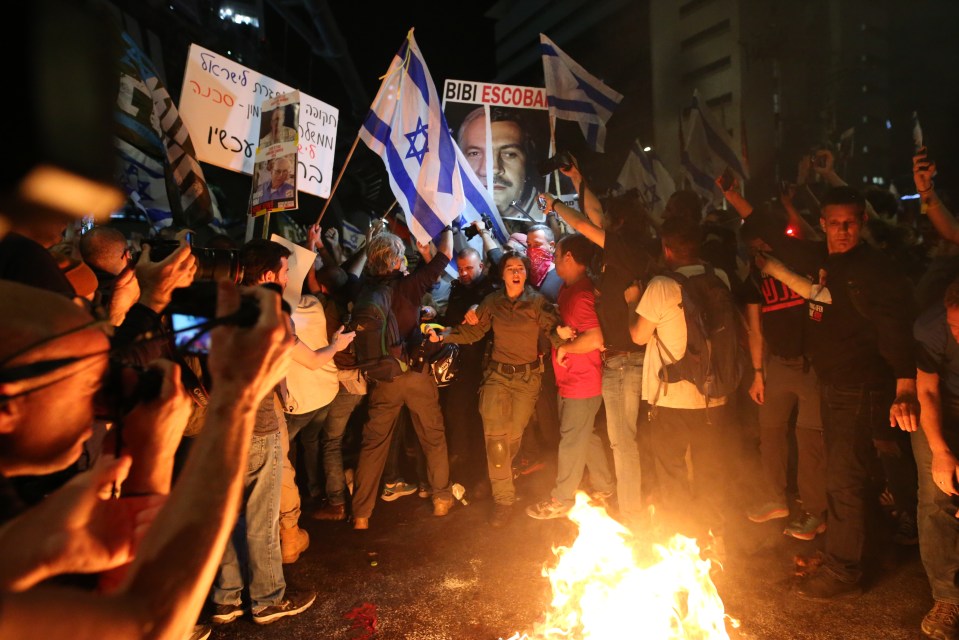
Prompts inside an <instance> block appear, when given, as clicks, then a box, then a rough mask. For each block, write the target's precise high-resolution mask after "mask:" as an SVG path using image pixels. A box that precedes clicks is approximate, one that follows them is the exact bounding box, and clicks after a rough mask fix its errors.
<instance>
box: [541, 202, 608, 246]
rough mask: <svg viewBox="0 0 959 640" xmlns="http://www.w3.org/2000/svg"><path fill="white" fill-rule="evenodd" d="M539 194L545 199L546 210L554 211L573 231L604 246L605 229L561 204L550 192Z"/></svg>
mask: <svg viewBox="0 0 959 640" xmlns="http://www.w3.org/2000/svg"><path fill="white" fill-rule="evenodd" d="M539 196H540V197H541V198H543V199H544V200H545V201H546V211H555V212H556V213H557V214H558V215H559V217H561V218H562V219H563V222H565V223H566V224H568V225H569V226H570V227H572V228H573V230H574V231H576V232H577V233H581V234H583V235H584V236H586V237H587V238H588V239H589V240H590V242H592V243H593V244H595V245H598V246H600V247H602V246H605V244H606V231H605V230H604V229H603V227H602V226H600V225H597V224H595V223H594V222H593V221H592V220H591V219H589V218H587V217H586V216H585V215H583V214H582V213H580V212H579V211H577V210H576V209H574V208H572V207H570V206H568V205H565V204H563V203H562V202H561V201H560V200H559V199H558V198H557V197H556V196H554V195H553V194H551V193H545V192H544V193H541V194H539Z"/></svg>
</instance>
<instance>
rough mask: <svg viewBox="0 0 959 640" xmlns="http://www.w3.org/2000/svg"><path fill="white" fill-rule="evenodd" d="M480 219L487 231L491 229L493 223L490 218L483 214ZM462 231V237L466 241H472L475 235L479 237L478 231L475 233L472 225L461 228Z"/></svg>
mask: <svg viewBox="0 0 959 640" xmlns="http://www.w3.org/2000/svg"><path fill="white" fill-rule="evenodd" d="M480 218H481V219H482V221H483V224H484V225H485V226H486V228H487V229H492V228H493V221H492V220H490V217H489V216H488V215H486V214H485V213H484V214H483V215H482V216H480ZM462 231H463V235H464V236H466V239H467V240H472V239H473V238H475V237H476V236H477V235H479V231H477V230H476V227H474V226H473V225H467V226H465V227H463V229H462Z"/></svg>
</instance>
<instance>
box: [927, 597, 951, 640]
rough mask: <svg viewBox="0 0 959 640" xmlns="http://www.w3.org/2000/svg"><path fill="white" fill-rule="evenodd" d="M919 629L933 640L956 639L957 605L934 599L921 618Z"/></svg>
mask: <svg viewBox="0 0 959 640" xmlns="http://www.w3.org/2000/svg"><path fill="white" fill-rule="evenodd" d="M920 629H922V632H923V633H924V634H926V636H928V637H929V638H933V640H956V639H957V638H959V605H956V604H952V603H951V602H943V601H942V600H936V602H935V604H933V605H932V609H930V610H929V613H927V614H926V617H925V618H923V619H922V625H921V626H920Z"/></svg>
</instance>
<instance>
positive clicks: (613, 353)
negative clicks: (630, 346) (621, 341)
mask: <svg viewBox="0 0 959 640" xmlns="http://www.w3.org/2000/svg"><path fill="white" fill-rule="evenodd" d="M643 351H644V350H643V349H636V350H635V351H620V350H619V349H605V350H603V351H601V352H600V357H601V358H602V359H603V362H606V361H607V360H610V359H612V358H616V357H619V356H624V357H627V356H629V355H630V354H633V353H643Z"/></svg>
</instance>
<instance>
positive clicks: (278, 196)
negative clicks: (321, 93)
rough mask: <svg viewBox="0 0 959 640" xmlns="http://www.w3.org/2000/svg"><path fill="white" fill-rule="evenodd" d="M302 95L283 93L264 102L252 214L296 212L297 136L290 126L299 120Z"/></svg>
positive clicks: (254, 179) (257, 149)
mask: <svg viewBox="0 0 959 640" xmlns="http://www.w3.org/2000/svg"><path fill="white" fill-rule="evenodd" d="M299 107H300V103H299V93H298V92H296V91H292V92H290V93H281V94H280V95H278V96H276V97H275V98H270V99H269V100H267V101H266V102H264V103H263V111H262V114H261V116H260V132H259V135H258V136H257V137H258V138H259V140H260V142H259V144H258V145H257V147H256V156H255V157H256V161H255V162H254V164H253V192H252V193H251V194H250V213H251V214H252V215H254V216H258V215H263V214H265V213H268V212H271V211H287V210H290V209H296V207H297V197H296V183H297V172H296V171H295V170H294V169H295V168H296V156H297V146H298V145H297V135H296V129H295V128H294V127H292V126H290V125H291V124H294V123H296V121H297V112H298V111H299Z"/></svg>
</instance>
